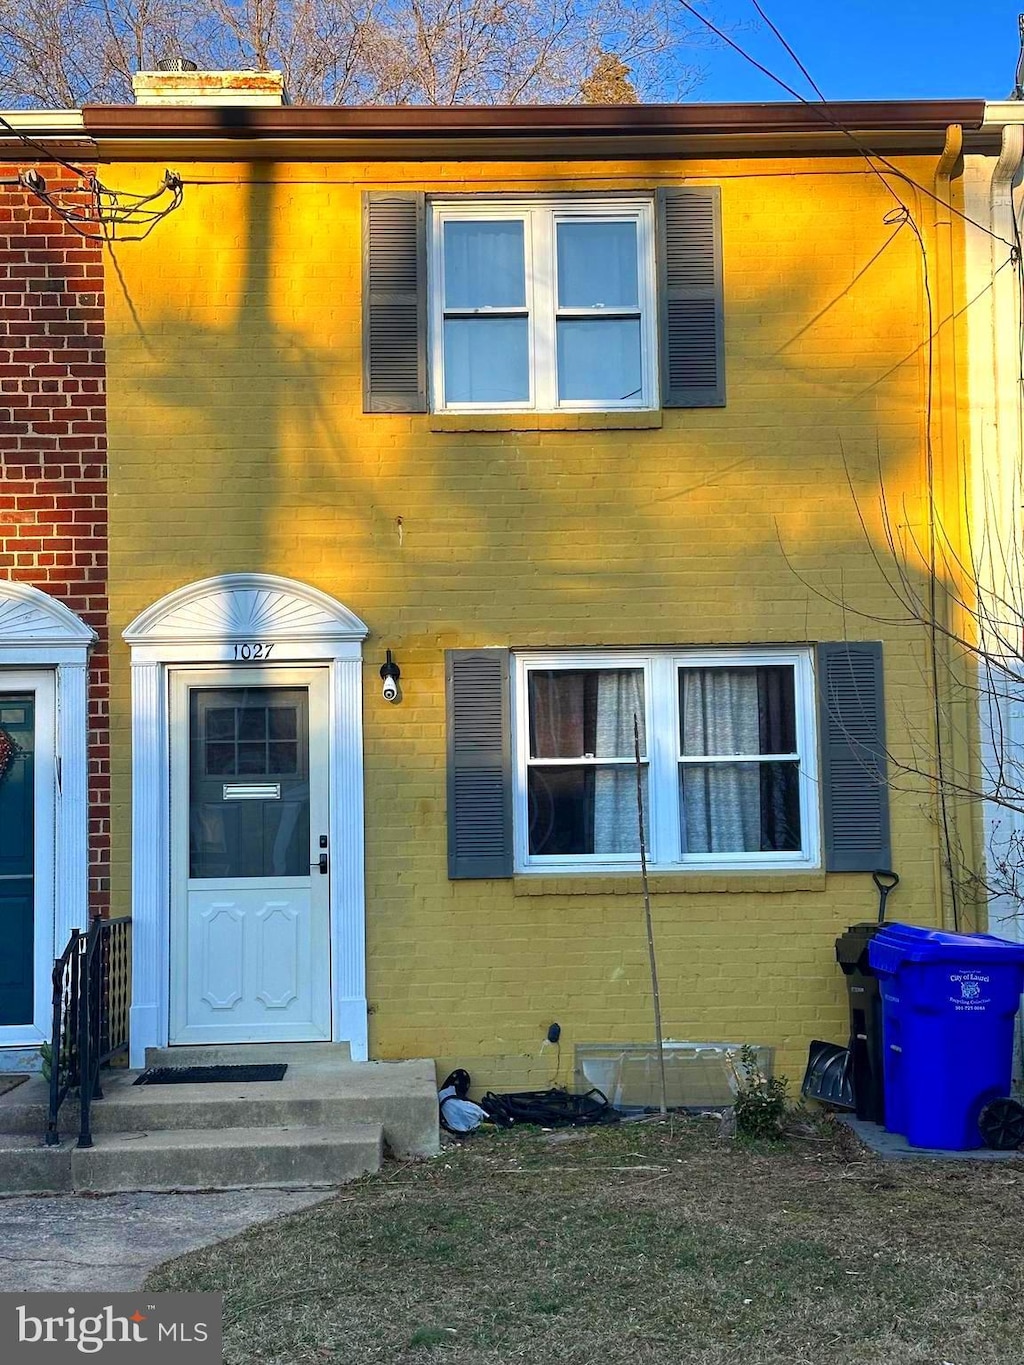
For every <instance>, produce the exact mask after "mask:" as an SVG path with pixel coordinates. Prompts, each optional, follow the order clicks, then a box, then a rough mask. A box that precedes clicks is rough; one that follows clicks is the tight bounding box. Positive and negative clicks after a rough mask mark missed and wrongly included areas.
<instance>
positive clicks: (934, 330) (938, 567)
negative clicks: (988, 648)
mask: <svg viewBox="0 0 1024 1365" xmlns="http://www.w3.org/2000/svg"><path fill="white" fill-rule="evenodd" d="M962 152H963V128H962V127H961V125H960V124H958V123H951V124H950V125H949V126H948V127H947V129H946V137H945V141H944V143H943V147H942V152H941V155H940V156H939V159H938V162H937V163H936V166H935V182H934V183H935V199H934V204H935V211H934V218H933V224H932V228H933V241H934V243H935V280H934V285H933V300H932V302H933V311H932V317H931V320H930V321H931V335H932V341H931V345H932V347H933V350H932V352H931V365H932V373H931V376H930V377H929V383H930V390H931V400H932V418H933V419H935V418H937V422H936V426H935V428H934V430H933V431H928V432H926V441H927V442H928V446H929V465H930V478H929V480H928V490H927V492H928V507H927V516H928V536H927V546H928V585H927V601H928V617H929V622H928V637H929V638H928V649H929V672H930V674H931V686H932V693H933V708H934V728H935V768H936V807H937V809H936V815H937V817H938V827H939V833H940V841H941V844H940V850H939V856H940V860H941V867H940V868H939V869H937V871H938V873H939V876H938V881H937V885H938V887H939V888H941V894H940V903H941V905H942V907H943V916H942V918H943V921H944V923H946V924H951V925H952V927H953V928H960V925H961V904H960V902H961V887H960V885H959V874H958V866H957V859H956V857H955V856H954V851H955V850H956V849H958V848H960V847H961V845H962V842H963V841H962V832H961V825H962V819H963V816H964V813H963V812H962V811H961V810H960V802H959V801H957V799H956V798H955V797H954V796H953V795H952V793H951V792H950V790H949V787H948V784H949V783H950V780H951V778H954V775H955V774H957V773H961V774H962V773H966V772H967V771H968V770H969V769H968V765H969V763H970V749H969V744H968V741H967V739H966V734H967V731H966V730H965V727H964V726H963V725H962V724H958V723H957V719H956V718H955V717H954V715H953V709H954V706H955V705H957V702H956V701H955V698H954V680H955V681H956V682H959V681H960V678H959V674H960V672H961V671H962V669H961V661H960V660H959V659H958V658H956V657H955V656H954V649H953V646H952V641H951V640H950V638H949V636H950V634H953V633H954V632H956V631H957V630H958V629H960V628H962V625H963V623H962V622H960V621H958V620H956V619H955V617H956V616H957V614H958V608H957V607H956V605H955V603H956V600H957V599H958V598H959V599H960V600H966V599H964V598H962V596H961V594H962V592H963V589H964V585H963V584H962V583H952V584H950V587H949V589H946V588H945V587H943V586H942V585H941V584H940V582H939V578H940V575H941V576H942V578H943V579H946V578H947V577H948V576H950V575H951V574H952V573H953V572H954V566H955V565H956V564H958V563H962V562H963V554H962V546H963V544H964V534H963V526H962V519H963V514H962V512H961V510H960V504H961V497H960V492H961V490H960V483H961V480H960V476H959V466H960V461H959V458H958V456H959V452H958V444H959V442H958V431H957V417H958V403H959V395H958V393H957V382H956V381H957V376H956V338H955V327H954V323H953V318H954V316H955V313H956V303H955V290H954V283H953V281H954V264H953V263H954V251H953V245H954V244H953V213H952V210H951V208H950V202H951V197H952V184H951V181H952V175H953V171H954V169H955V168H956V166H957V165H958V163H959V162H960V158H961V154H962ZM936 436H937V438H938V439H937V440H936V439H935V438H936ZM955 690H956V692H958V693H959V694H960V696H961V697H963V696H964V695H965V694H966V690H965V689H963V688H961V687H959V686H957V687H956V689H955ZM966 816H967V818H968V820H969V819H970V812H969V811H968V812H966Z"/></svg>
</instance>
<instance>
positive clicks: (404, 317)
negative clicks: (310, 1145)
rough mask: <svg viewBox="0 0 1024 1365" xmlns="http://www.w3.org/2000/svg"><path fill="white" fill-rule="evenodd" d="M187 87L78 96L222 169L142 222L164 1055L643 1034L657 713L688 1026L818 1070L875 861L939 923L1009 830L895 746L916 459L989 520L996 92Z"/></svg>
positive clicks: (143, 549)
mask: <svg viewBox="0 0 1024 1365" xmlns="http://www.w3.org/2000/svg"><path fill="white" fill-rule="evenodd" d="M175 79H178V80H179V81H180V82H187V77H185V76H183V77H181V78H175ZM178 98H180V99H182V100H183V101H185V102H184V103H182V104H180V105H174V104H170V105H166V104H165V105H161V104H141V103H140V104H139V105H137V106H135V107H132V108H104V109H99V108H96V109H90V110H86V111H85V124H86V129H87V131H88V133H89V136H90V137H91V138H92V139H94V140H95V144H96V146H97V148H98V153H99V157H100V159H101V161H104V162H109V163H111V164H112V166H116V175H117V182H118V184H119V185H120V186H122V187H125V188H138V189H140V190H142V189H145V188H148V187H151V185H152V180H153V163H154V162H157V163H159V164H160V165H161V166H162V165H165V164H166V165H168V166H172V167H174V168H175V170H177V172H178V173H179V174H180V175H181V177H182V179H183V181H184V202H183V205H182V207H181V208H180V209H179V210H178V211H177V212H176V213H174V214H173V215H171V216H169V217H168V218H166V219H165V220H164V221H163V222H161V223H160V224H159V225H158V227H157V229H156V230H154V231H153V232H152V233H151V234H150V235H149V236H148V237H147V238H146V240H144V241H141V242H123V243H114V244H112V246H111V248H110V250H109V251H108V253H107V285H106V289H107V308H108V316H107V345H108V358H107V363H108V385H109V421H110V431H109V442H110V494H111V512H110V541H111V560H110V584H109V592H110V612H111V640H112V652H111V705H112V718H111V732H112V736H113V748H112V788H113V798H112V828H113V836H114V849H113V869H112V870H113V887H112V893H113V899H114V903H115V906H117V907H119V908H120V909H121V910H122V911H125V912H127V911H128V910H129V909H130V910H131V912H132V914H133V916H134V935H135V948H134V952H135V960H134V983H133V1011H132V1048H133V1055H134V1057H135V1058H136V1060H137V1061H141V1058H142V1053H143V1050H144V1048H145V1047H146V1046H154V1045H163V1044H165V1043H167V1042H170V1043H171V1044H174V1043H176V1042H177V1043H197V1042H199V1043H201V1042H232V1041H242V1040H244V1041H249V1042H251V1041H260V1040H267V1041H272V1040H273V1041H302V1040H308V1039H329V1038H335V1039H337V1040H340V1041H348V1042H349V1043H350V1044H351V1047H352V1051H353V1055H354V1056H356V1057H360V1056H369V1057H372V1058H379V1059H386V1058H401V1057H411V1056H430V1057H435V1058H436V1059H437V1060H438V1065H439V1068H440V1069H441V1071H442V1074H443V1071H444V1070H447V1069H448V1068H449V1067H450V1066H452V1065H456V1064H457V1065H463V1066H465V1067H467V1068H468V1069H469V1070H470V1072H471V1073H472V1074H473V1076H474V1080H475V1081H476V1082H477V1083H478V1084H479V1085H481V1086H485V1087H486V1086H497V1087H502V1088H504V1087H515V1086H523V1085H525V1084H528V1083H529V1084H546V1083H548V1082H549V1081H550V1080H551V1078H552V1077H553V1076H554V1075H555V1074H556V1072H557V1074H558V1075H559V1078H560V1079H561V1080H562V1081H565V1080H567V1079H568V1078H569V1074H570V1065H571V1049H572V1046H573V1045H575V1044H579V1043H593V1042H608V1041H643V1040H646V1039H649V1038H650V1037H651V1036H652V1015H651V991H650V984H649V976H648V965H647V946H646V939H645V932H644V921H643V908H642V899H641V880H640V875H639V840H638V832H637V815H636V810H637V807H636V766H635V756H634V716H635V717H636V719H637V730H638V732H639V744H640V749H641V769H642V774H643V777H642V782H643V790H644V793H645V816H646V824H647V829H646V838H647V859H648V863H649V872H650V886H651V892H652V903H653V914H654V926H655V936H656V944H657V953H658V965H659V969H660V977H661V995H662V1002H661V1003H662V1013H663V1021H664V1033H665V1035H666V1037H670V1038H674V1039H687V1040H713V1039H728V1040H735V1041H751V1042H755V1043H764V1044H769V1045H771V1046H773V1047H774V1048H775V1049H776V1057H777V1066H778V1068H779V1069H780V1070H782V1071H784V1072H788V1073H789V1074H790V1075H796V1074H798V1073H799V1072H800V1070H802V1066H803V1059H804V1056H805V1054H806V1048H807V1043H808V1041H809V1040H810V1039H811V1038H813V1037H819V1036H820V1037H825V1038H834V1039H836V1040H837V1041H838V1040H841V1039H843V1037H844V1034H845V1018H846V1009H845V999H844V993H843V989H842V981H841V978H840V977H839V974H838V972H837V969H836V967H835V962H834V953H833V941H834V939H835V937H836V935H837V933H839V932H841V931H842V930H843V929H844V927H845V926H846V925H847V924H849V923H850V922H851V921H856V920H860V919H863V918H870V917H871V916H872V915H873V913H874V908H875V901H874V895H875V893H874V888H873V886H872V883H871V878H870V872H871V871H872V870H873V869H875V868H877V867H879V866H887V865H891V866H892V867H893V868H894V869H895V870H896V871H897V872H898V873H899V875H900V877H901V879H902V882H901V886H900V889H899V891H898V893H897V896H898V900H897V899H896V898H894V900H893V902H892V908H893V912H894V913H898V916H899V918H901V919H906V920H910V921H914V922H917V923H922V924H929V923H940V922H942V921H943V920H944V919H946V920H950V917H951V913H952V911H951V906H950V903H949V900H950V892H949V888H948V886H947V885H945V883H944V878H943V875H942V872H943V869H942V844H941V841H940V838H939V824H940V821H941V819H942V818H945V819H946V820H947V822H948V821H953V822H955V823H956V825H957V837H958V838H959V839H960V840H961V841H967V842H969V841H970V840H971V839H973V838H974V837H975V830H974V827H973V824H972V821H971V819H970V818H969V817H968V816H965V814H964V812H962V811H959V810H956V809H953V810H949V809H947V810H946V811H944V812H942V811H940V810H939V809H938V808H937V805H936V801H935V798H934V796H933V794H932V791H931V789H930V788H929V786H928V784H927V783H924V782H922V783H919V784H917V785H916V786H915V784H914V783H913V782H905V781H903V782H899V783H896V784H894V789H892V790H890V789H889V786H887V784H886V783H885V781H884V780H881V779H880V777H879V772H880V768H881V767H883V766H884V762H885V753H886V751H888V752H889V753H890V754H892V755H896V756H901V758H905V757H906V755H908V754H910V753H913V754H915V755H918V756H921V755H923V758H922V759H921V765H920V766H925V767H926V766H927V761H928V756H929V755H930V754H932V753H933V751H934V747H935V742H936V731H935V724H934V710H935V708H934V693H933V678H934V676H936V674H935V671H934V669H933V667H932V664H933V663H934V660H933V659H932V658H931V656H930V654H929V642H928V640H927V638H926V635H925V633H924V632H923V631H915V630H912V629H908V628H906V627H905V626H898V625H893V624H891V622H892V621H893V620H894V619H896V618H899V616H900V612H899V610H898V609H897V604H896V603H895V601H894V594H893V589H892V585H891V582H890V580H891V578H892V574H891V573H890V572H888V571H887V570H888V567H889V564H890V559H889V553H890V551H889V546H888V545H887V528H886V521H885V517H884V516H883V512H882V510H881V497H882V494H883V493H884V499H885V503H886V505H887V507H888V509H889V513H890V516H889V527H890V530H891V529H892V527H895V528H896V534H897V536H899V537H904V538H906V539H907V540H910V541H913V540H915V539H920V537H921V536H922V535H925V534H926V529H925V528H926V527H927V525H928V521H929V509H930V508H931V507H934V506H935V505H939V506H942V507H944V508H946V509H947V516H946V524H947V525H953V524H955V522H956V511H955V507H956V497H957V489H958V488H959V486H960V479H961V477H962V475H963V463H964V460H965V459H966V454H965V452H966V450H967V444H966V436H965V427H964V424H965V420H966V414H965V412H964V411H963V410H962V408H961V404H960V401H959V399H958V395H959V393H960V392H961V387H960V386H958V383H957V366H958V364H959V363H960V337H959V334H958V333H957V331H956V324H954V323H953V322H949V323H948V325H944V326H942V327H938V326H937V324H938V322H939V321H940V320H941V319H946V318H949V317H952V315H953V314H955V313H956V311H957V309H958V307H959V306H960V305H961V304H962V302H963V291H962V289H961V285H960V278H961V273H960V267H959V264H958V262H959V259H960V255H959V253H960V250H961V238H962V235H963V230H964V224H963V222H962V220H961V219H960V218H959V217H958V216H957V212H956V210H957V208H958V206H959V197H958V196H959V187H958V174H959V170H958V168H959V165H960V156H961V152H962V150H963V148H965V147H966V148H969V149H975V150H978V149H982V150H984V149H985V148H986V147H987V142H986V139H987V138H989V136H990V135H989V134H988V133H987V132H986V131H985V130H984V128H983V126H982V119H983V106H982V105H981V104H980V102H959V103H901V104H889V105H884V106H876V105H864V106H843V107H839V106H836V107H834V108H832V109H831V110H830V112H829V113H828V114H827V115H826V116H824V117H823V116H822V114H821V112H820V111H819V110H815V109H811V108H808V107H802V106H793V105H785V106H784V105H759V106H701V105H686V106H678V107H675V106H673V107H628V108H627V107H622V108H557V109H552V108H518V109H487V110H479V109H448V110H434V109H431V110H426V109H398V110H369V109H367V110H363V109H310V108H289V107H282V106H274V105H269V106H267V105H263V106H258V107H257V106H255V105H254V106H251V107H246V106H241V107H235V106H233V107H230V108H228V107H218V106H217V104H216V102H214V103H208V102H207V103H203V102H199V103H188V102H187V101H188V99H189V96H188V93H187V92H185V93H181V92H179V95H178ZM207 98H209V96H208V95H207ZM213 98H214V101H216V95H214V97H213ZM838 125H842V126H843V127H846V128H851V129H852V130H853V131H854V133H855V135H856V137H855V140H852V141H851V139H850V138H849V137H848V136H847V135H846V134H845V133H844V132H843V131H841V129H840V127H839V126H838ZM865 146H870V147H871V148H872V149H873V150H874V151H875V152H878V153H882V154H884V156H885V157H886V158H887V162H888V163H889V164H888V165H887V166H882V165H881V163H879V162H878V161H877V160H874V161H872V160H871V159H870V158H868V157H866V156H865V155H864V152H863V148H864V147H865ZM950 204H952V211H951V210H950V208H949V207H948V205H950ZM929 298H930V303H929ZM929 338H931V340H929ZM950 508H952V509H953V510H952V512H949V510H948V509H950ZM389 659H390V660H391V661H392V662H393V663H394V664H395V665H397V668H398V670H399V676H398V677H397V681H396V691H397V695H396V697H395V699H394V700H387V699H385V697H384V696H382V686H383V682H382V675H381V672H380V670H381V667H382V666H385V665H386V664H387V662H388V660H389ZM937 676H938V677H939V685H940V690H941V692H942V696H941V707H940V709H941V715H942V718H941V722H940V728H941V727H942V726H944V727H947V728H948V731H949V734H948V736H947V742H948V743H955V742H957V736H959V735H962V733H963V731H964V726H963V725H962V724H959V723H958V722H957V714H958V712H957V708H958V707H959V706H961V705H962V704H963V698H962V697H961V696H960V695H959V694H958V693H957V692H956V690H955V689H954V688H953V687H952V686H951V685H950V684H949V674H948V672H947V671H946V670H945V669H943V670H942V671H941V672H940V673H939V674H938V675H937ZM940 737H941V736H940ZM959 915H960V917H961V922H962V923H965V924H966V923H968V922H969V920H970V907H969V906H960V907H959ZM553 1021H557V1022H558V1023H559V1024H560V1026H561V1030H562V1032H561V1053H560V1058H559V1057H558V1056H556V1052H555V1050H554V1049H552V1048H551V1046H550V1045H549V1044H548V1043H547V1042H546V1033H547V1030H548V1026H549V1024H551V1023H552V1022H553ZM559 1065H560V1071H559V1070H558V1066H559Z"/></svg>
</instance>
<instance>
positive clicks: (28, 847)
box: [0, 692, 36, 1025]
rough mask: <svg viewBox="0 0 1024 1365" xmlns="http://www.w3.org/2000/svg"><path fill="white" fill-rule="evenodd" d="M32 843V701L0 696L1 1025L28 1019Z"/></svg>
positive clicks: (32, 930)
mask: <svg viewBox="0 0 1024 1365" xmlns="http://www.w3.org/2000/svg"><path fill="white" fill-rule="evenodd" d="M35 839H36V830H35V697H34V696H33V695H32V694H31V693H20V694H19V693H6V692H0V1025H9V1024H15V1025H22V1024H31V1023H32V1020H33V1006H34V1001H33V980H34V969H35V953H34V938H35V875H34V872H35Z"/></svg>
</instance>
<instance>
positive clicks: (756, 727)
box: [680, 667, 800, 853]
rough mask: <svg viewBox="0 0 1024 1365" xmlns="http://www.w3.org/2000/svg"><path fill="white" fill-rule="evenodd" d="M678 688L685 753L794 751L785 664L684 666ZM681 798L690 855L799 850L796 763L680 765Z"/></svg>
mask: <svg viewBox="0 0 1024 1365" xmlns="http://www.w3.org/2000/svg"><path fill="white" fill-rule="evenodd" d="M680 691H681V714H682V736H681V738H682V752H683V754H685V755H686V756H688V757H692V756H696V755H700V754H708V755H709V756H710V755H715V756H718V757H723V756H728V755H729V754H737V755H739V754H744V755H755V754H790V753H795V752H796V705H795V698H794V692H793V670H792V669H791V668H784V667H766V668H744V669H738V668H737V669H731V668H708V669H686V670H684V671H683V673H682V674H681V681H680ZM682 798H683V811H682V821H683V847H684V849H685V850H686V851H687V852H689V853H755V852H784V851H786V852H794V851H797V850H799V848H800V794H799V781H798V770H797V765H796V763H795V762H792V761H791V762H779V763H772V762H765V763H709V764H707V765H701V764H685V765H683V767H682Z"/></svg>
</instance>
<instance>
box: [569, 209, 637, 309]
mask: <svg viewBox="0 0 1024 1365" xmlns="http://www.w3.org/2000/svg"><path fill="white" fill-rule="evenodd" d="M557 233H558V305H559V307H560V308H637V307H639V291H638V289H637V270H636V223H559V224H558V226H557Z"/></svg>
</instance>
